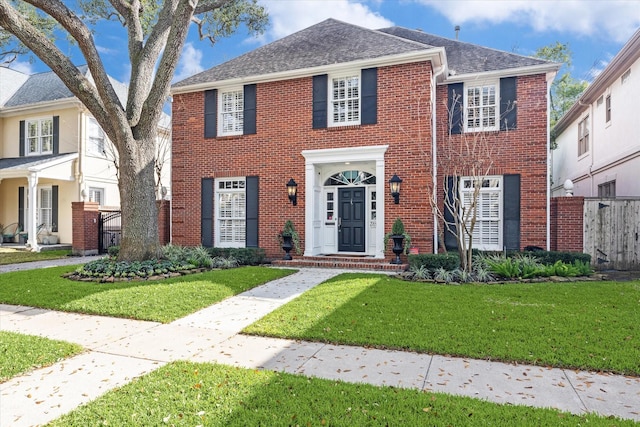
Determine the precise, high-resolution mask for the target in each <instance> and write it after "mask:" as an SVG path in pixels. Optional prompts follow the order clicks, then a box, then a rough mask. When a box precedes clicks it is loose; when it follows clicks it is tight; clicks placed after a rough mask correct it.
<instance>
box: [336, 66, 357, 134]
mask: <svg viewBox="0 0 640 427" xmlns="http://www.w3.org/2000/svg"><path fill="white" fill-rule="evenodd" d="M330 85H331V87H330V88H329V90H330V93H331V102H330V107H329V108H330V120H329V122H330V124H331V125H333V126H341V125H356V124H360V76H359V75H351V76H345V77H336V78H332V79H331V80H330Z"/></svg>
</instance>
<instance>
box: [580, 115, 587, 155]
mask: <svg viewBox="0 0 640 427" xmlns="http://www.w3.org/2000/svg"><path fill="white" fill-rule="evenodd" d="M587 152H589V116H586V117H585V118H584V119H582V120H581V121H579V122H578V156H582V155H583V154H586V153H587Z"/></svg>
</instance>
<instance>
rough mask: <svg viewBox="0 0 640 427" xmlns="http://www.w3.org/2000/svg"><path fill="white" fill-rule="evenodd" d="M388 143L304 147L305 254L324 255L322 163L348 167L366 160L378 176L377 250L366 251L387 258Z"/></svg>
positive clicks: (323, 164) (376, 256) (376, 186)
mask: <svg viewBox="0 0 640 427" xmlns="http://www.w3.org/2000/svg"><path fill="white" fill-rule="evenodd" d="M388 148H389V146H388V145H377V146H370V147H349V148H329V149H320V150H304V151H302V153H301V154H302V156H303V157H304V158H305V239H304V256H315V255H320V254H322V236H321V229H322V228H321V221H322V220H323V212H324V209H323V200H322V194H323V191H322V190H323V184H324V181H323V178H325V177H323V176H322V173H321V169H322V167H323V166H331V165H333V166H338V165H343V166H342V168H343V169H345V166H346V168H348V167H349V166H347V164H349V163H351V164H355V163H361V164H362V163H367V164H369V165H371V166H373V165H374V164H375V166H374V169H375V176H376V184H375V188H376V193H377V194H378V195H379V196H378V200H377V218H378V220H377V221H376V226H375V233H374V236H375V237H374V239H375V249H374V250H373V251H372V252H371V251H369V252H367V254H368V255H371V256H374V257H375V258H384V245H383V240H384V199H385V198H384V197H383V195H384V194H385V193H384V191H385V185H384V184H385V179H384V176H385V161H384V155H385V153H386V151H387V149H388Z"/></svg>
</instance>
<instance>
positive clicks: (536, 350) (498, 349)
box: [243, 273, 640, 376]
mask: <svg viewBox="0 0 640 427" xmlns="http://www.w3.org/2000/svg"><path fill="white" fill-rule="evenodd" d="M243 332H245V333H250V334H256V335H265V336H276V337H286V338H293V339H301V340H310V341H320V342H329V343H340V344H353V345H366V346H373V347H379V348H391V349H402V350H412V351H417V352H426V353H436V354H447V355H457V356H464V357H472V358H477V359H490V360H500V361H513V362H521V363H527V364H535V365H543V366H556V367H565V368H576V369H587V370H596V371H610V372H615V373H621V374H629V375H636V376H637V375H640V283H639V282H637V281H636V282H627V283H617V282H575V283H535V284H506V285H477V284H467V285H460V286H445V285H437V284H431V283H416V282H405V281H401V280H398V279H394V278H390V277H387V276H382V275H374V274H355V273H349V274H343V275H340V276H337V277H335V278H333V279H331V280H329V281H327V282H325V283H323V284H321V285H319V286H317V287H315V288H314V289H312V290H310V291H308V292H306V293H305V294H303V295H302V296H300V297H299V298H297V299H296V300H294V301H292V302H290V303H289V304H286V305H284V306H282V307H280V308H279V309H277V310H276V311H274V312H272V313H270V314H269V315H267V316H265V317H264V318H262V319H261V320H259V321H258V322H256V323H254V324H253V325H250V326H249V327H247V328H246V329H245V330H244V331H243Z"/></svg>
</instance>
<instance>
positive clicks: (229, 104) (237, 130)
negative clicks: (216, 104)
mask: <svg viewBox="0 0 640 427" xmlns="http://www.w3.org/2000/svg"><path fill="white" fill-rule="evenodd" d="M219 122H220V126H219V132H218V133H219V135H220V136H228V135H242V132H243V124H244V91H243V89H242V88H240V89H237V90H232V91H227V92H220V120H219Z"/></svg>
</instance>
